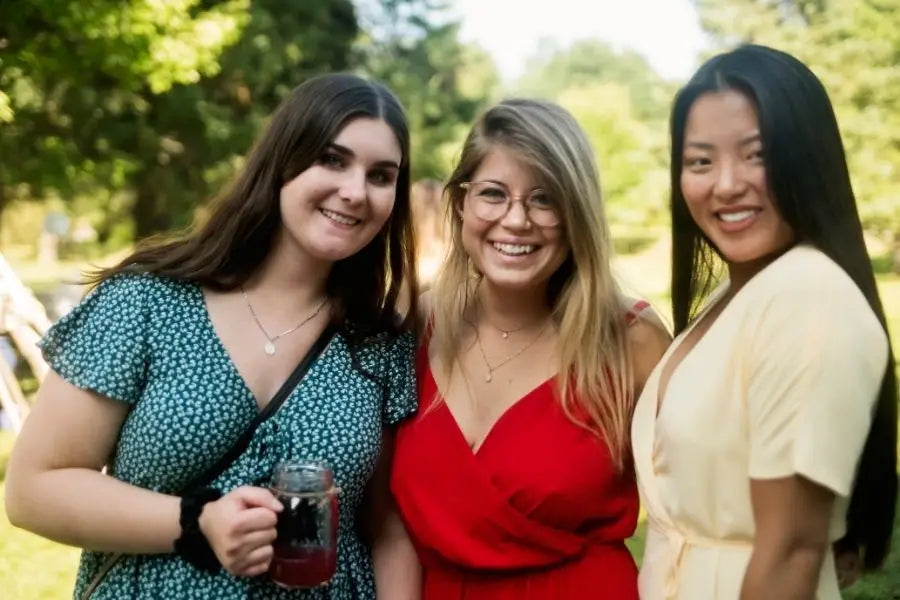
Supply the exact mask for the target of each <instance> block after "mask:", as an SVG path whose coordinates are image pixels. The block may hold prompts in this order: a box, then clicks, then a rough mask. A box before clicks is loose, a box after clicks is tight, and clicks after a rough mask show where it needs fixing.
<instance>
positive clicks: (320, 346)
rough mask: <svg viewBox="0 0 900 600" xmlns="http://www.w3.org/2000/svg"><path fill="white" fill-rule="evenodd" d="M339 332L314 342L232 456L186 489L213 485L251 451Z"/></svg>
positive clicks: (333, 329)
mask: <svg viewBox="0 0 900 600" xmlns="http://www.w3.org/2000/svg"><path fill="white" fill-rule="evenodd" d="M336 331H337V328H336V327H335V326H334V325H328V326H327V327H326V328H325V331H323V332H322V334H321V335H320V336H319V338H318V339H317V340H316V341H315V342H313V345H312V347H311V348H310V349H309V352H307V353H306V355H305V356H304V357H303V359H302V360H301V361H300V364H298V365H297V366H296V368H294V370H293V371H292V372H291V374H290V375H289V376H288V378H287V379H286V380H285V382H284V383H283V384H282V385H281V387H280V388H279V389H278V391H277V392H276V393H275V395H274V396H273V397H272V399H271V400H270V401H269V403H268V404H267V405H266V407H265V408H264V409H263V410H261V411H260V412H259V414H258V415H256V417H254V419H253V421H252V422H251V423H250V425H248V426H247V429H245V430H244V432H243V433H242V434H241V437H239V438H238V439H237V440H236V441H235V442H234V444H233V445H232V446H231V448H229V449H228V452H226V453H225V454H223V455H222V456H220V457H219V460H217V461H216V462H215V464H214V465H212V466H211V467H210V468H208V469H207V470H206V471H204V472H203V473H202V474H200V475H199V476H197V477H195V478H194V480H193V481H192V482H191V483H189V484H188V485H186V486H185V488H184V490H185V491H187V490H193V489H196V488H201V487H205V486H207V485H209V484H210V483H212V482H213V481H214V480H215V479H216V477H218V476H219V475H221V474H222V473H223V472H224V471H225V469H227V468H228V467H229V466H231V463H233V462H234V461H235V460H237V458H238V457H239V456H240V455H241V454H243V452H244V450H246V449H247V446H249V445H250V441H251V440H252V439H253V436H254V435H255V434H256V430H257V429H259V426H260V425H262V424H263V423H264V422H265V421H266V419H268V418H269V417H271V416H272V415H274V414H275V413H277V412H278V409H279V408H281V405H282V404H284V401H285V400H287V399H288V398H289V397H290V395H291V392H293V391H294V388H296V387H297V386H298V385H299V384H300V382H301V381H302V380H303V378H304V377H305V376H306V372H307V371H309V368H310V367H311V366H312V365H313V363H315V362H316V360H317V359H318V358H319V356H321V354H322V352H323V351H324V350H325V348H326V347H327V346H328V343H329V342H331V338H333V337H334V334H335V332H336Z"/></svg>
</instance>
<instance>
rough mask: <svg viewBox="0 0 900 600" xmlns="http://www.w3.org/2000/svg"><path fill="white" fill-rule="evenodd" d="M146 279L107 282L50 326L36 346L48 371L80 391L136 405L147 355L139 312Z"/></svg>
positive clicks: (122, 277) (116, 278) (143, 322)
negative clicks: (50, 370) (92, 392)
mask: <svg viewBox="0 0 900 600" xmlns="http://www.w3.org/2000/svg"><path fill="white" fill-rule="evenodd" d="M150 277H151V276H149V275H138V274H126V275H117V276H114V277H111V278H109V279H107V280H105V281H104V282H102V283H101V284H100V285H99V286H97V287H96V288H94V289H93V290H92V291H91V292H90V293H89V294H88V295H87V296H86V297H85V298H84V300H82V302H81V303H80V304H79V305H78V306H76V307H75V308H74V309H72V311H71V312H69V313H68V314H67V315H65V316H64V317H63V318H61V319H60V320H59V321H58V322H57V323H56V324H55V325H53V327H51V328H50V330H49V331H48V332H47V334H46V335H45V336H44V338H43V339H42V340H41V341H40V342H38V346H39V347H40V348H41V351H42V352H43V355H44V359H45V360H46V361H47V363H48V364H49V365H50V368H52V369H53V370H54V371H55V372H56V373H57V374H59V376H60V377H62V378H63V379H65V380H66V381H68V382H69V383H71V384H73V385H75V386H77V387H79V388H82V389H86V390H91V391H94V392H97V393H99V394H102V395H104V396H108V397H110V398H112V399H114V400H119V401H121V402H126V403H128V404H133V403H135V402H137V400H138V398H139V397H140V395H141V392H142V390H143V387H144V381H145V377H146V372H147V363H148V355H149V353H148V350H147V347H148V346H147V337H148V335H147V334H148V332H147V327H148V321H147V319H146V317H145V312H144V307H145V303H146V302H147V288H148V280H149V278H150Z"/></svg>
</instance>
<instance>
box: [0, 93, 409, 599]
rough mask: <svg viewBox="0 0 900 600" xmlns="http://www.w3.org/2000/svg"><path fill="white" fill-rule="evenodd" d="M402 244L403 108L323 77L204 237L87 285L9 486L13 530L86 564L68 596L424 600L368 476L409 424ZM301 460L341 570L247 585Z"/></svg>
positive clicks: (140, 256) (285, 111) (63, 334)
mask: <svg viewBox="0 0 900 600" xmlns="http://www.w3.org/2000/svg"><path fill="white" fill-rule="evenodd" d="M412 239H413V238H412V226H411V220H410V207H409V136H408V129H407V123H406V119H405V116H404V114H403V109H402V107H401V105H400V103H399V102H398V101H397V99H396V98H395V97H394V95H393V94H391V92H389V91H388V90H387V89H386V88H384V87H383V86H381V85H379V84H376V83H372V82H368V81H365V80H363V79H360V78H358V77H355V76H350V75H326V76H321V77H317V78H314V79H311V80H309V81H307V82H305V83H304V84H302V85H300V86H299V87H298V88H297V89H296V90H294V92H293V93H292V94H291V95H290V97H289V98H287V100H285V102H284V103H283V104H282V105H281V106H280V107H279V109H278V110H277V111H276V112H275V114H274V115H273V117H272V119H271V122H270V124H269V126H268V128H267V130H266V132H265V133H264V134H263V136H262V137H261V139H260V140H259V142H258V144H257V146H256V147H255V148H254V150H253V151H252V152H251V153H250V155H249V157H248V158H247V162H246V165H245V166H244V168H243V170H242V171H241V173H240V174H239V176H238V177H237V180H236V181H235V183H234V185H233V186H232V187H231V189H230V190H229V191H227V192H226V193H225V194H224V195H223V196H222V197H221V198H220V199H219V201H218V202H217V203H216V204H215V205H214V207H213V209H212V211H211V214H210V216H209V218H208V220H206V222H205V224H203V225H202V226H200V227H198V228H196V229H195V230H194V231H192V232H189V233H188V234H186V235H184V236H181V237H177V238H175V239H169V240H157V241H153V242H151V243H150V244H149V245H147V246H145V247H144V248H142V249H139V250H137V251H136V252H135V253H134V254H132V255H131V256H129V257H128V258H126V259H125V260H124V261H122V262H121V263H120V264H119V265H117V266H115V267H113V268H111V269H108V270H105V271H101V272H99V273H97V274H96V275H95V276H94V277H93V279H92V281H93V282H94V283H96V284H98V285H97V286H96V288H95V289H94V290H93V291H92V292H91V293H90V295H88V296H87V298H85V300H84V301H83V302H82V303H81V304H80V305H79V306H78V307H77V308H75V309H74V310H73V311H72V312H71V313H70V314H69V315H67V316H66V317H64V318H63V319H62V320H60V322H59V323H57V324H56V325H55V326H54V327H53V328H52V329H51V330H50V332H49V333H48V334H47V337H46V338H45V339H44V340H43V341H42V342H41V346H42V349H43V351H44V354H45V356H46V358H47V361H48V362H49V364H50V366H51V368H52V370H51V372H50V373H49V374H48V376H47V378H46V380H45V381H44V383H43V385H42V387H41V389H40V391H39V394H38V401H37V403H36V405H35V407H34V410H33V411H32V413H31V415H30V417H29V419H28V422H27V424H26V425H25V427H24V429H23V431H22V434H21V437H20V438H19V440H18V443H17V445H16V448H15V451H14V453H13V456H12V459H11V462H10V468H9V476H8V479H7V488H6V504H7V511H8V514H9V518H10V520H11V521H12V522H13V523H14V524H16V525H17V526H20V527H23V528H26V529H29V530H31V531H34V532H36V533H38V534H40V535H43V536H46V537H48V538H51V539H54V540H57V541H60V542H63V543H68V544H73V545H77V546H81V547H83V548H85V553H84V555H83V558H82V561H81V567H80V569H79V574H78V580H77V584H76V597H84V596H85V595H90V597H91V598H92V599H95V600H99V599H119V598H188V597H190V598H248V597H252V598H262V599H270V598H335V599H338V598H340V599H349V598H373V597H375V595H376V587H377V591H378V596H379V597H388V598H392V599H395V598H404V597H407V595H410V594H412V595H415V594H416V593H417V590H416V589H415V587H414V585H408V582H407V581H406V580H405V579H404V571H403V569H404V565H405V564H406V563H405V562H404V560H403V558H402V557H404V556H406V557H410V556H412V557H413V558H412V559H413V560H414V555H412V554H411V550H408V548H409V547H408V542H407V539H406V536H405V533H404V531H403V528H402V526H400V525H399V521H398V520H397V519H396V518H394V517H393V511H392V508H391V504H390V501H389V494H388V492H387V479H386V475H387V473H386V470H385V469H384V468H383V466H382V465H384V464H386V463H385V461H387V460H389V456H390V452H389V450H390V448H391V435H390V431H391V429H392V426H393V425H394V424H395V423H397V422H398V421H399V420H401V419H403V418H404V417H406V416H408V415H409V414H410V413H411V412H412V411H413V410H414V409H415V390H414V377H413V367H412V350H413V335H412V332H411V331H410V330H411V327H410V322H411V321H410V319H409V318H407V319H406V320H403V319H400V318H398V306H399V305H401V303H402V304H403V305H405V306H408V307H409V310H408V313H407V314H408V315H415V309H416V306H415V301H416V295H417V294H416V292H417V285H416V279H415V274H414V263H413V256H414V253H413V250H414V249H413V242H412ZM401 289H404V290H408V293H409V297H408V298H402V297H401V295H402V294H401ZM301 359H304V360H302V361H301ZM298 362H301V365H303V363H305V365H304V366H305V367H306V370H305V374H303V373H304V372H303V371H302V369H301V367H300V366H298ZM261 416H262V417H267V418H265V419H264V420H263V419H260V417H261ZM254 425H256V428H255V429H253V426H254ZM248 432H251V433H250V434H249V440H248V441H247V443H246V444H245V447H243V448H240V449H239V451H237V452H232V453H231V454H233V455H231V456H229V448H232V447H233V444H234V443H235V441H236V440H238V439H241V438H242V434H244V436H243V437H246V436H247V434H248ZM223 456H225V457H226V459H225V463H226V464H225V466H224V467H223V468H221V469H219V471H218V472H217V473H215V474H214V475H212V476H211V477H212V479H211V480H210V481H204V482H203V484H204V485H203V486H198V485H196V480H197V479H198V477H199V478H200V479H203V477H201V474H206V473H209V471H210V469H211V468H212V467H213V465H219V464H221V462H222V461H223V458H222V457H223ZM298 459H302V460H317V461H324V462H327V463H328V464H329V465H330V467H331V468H332V469H333V472H334V484H335V486H337V487H338V488H339V489H340V490H341V491H340V496H339V510H338V516H337V527H338V532H339V536H338V543H337V567H336V572H335V574H334V576H333V578H331V580H330V582H329V583H328V584H326V585H324V586H321V587H319V588H318V589H315V590H310V591H287V590H284V589H281V588H279V587H277V586H276V585H275V584H274V583H273V582H272V581H270V580H269V579H267V578H265V577H255V576H257V575H261V574H263V573H265V572H266V571H267V570H268V569H269V566H270V563H271V561H272V556H273V546H272V542H273V540H274V539H275V537H276V522H277V518H278V514H279V512H281V511H282V510H283V509H282V504H281V503H279V502H278V501H277V500H276V499H275V497H274V496H273V494H272V492H270V491H269V489H267V488H266V487H265V486H266V485H267V484H268V483H269V481H270V478H271V475H272V472H273V469H274V468H275V466H276V465H277V464H278V463H281V462H283V461H290V460H298ZM104 466H106V468H107V474H106V475H104V474H103V473H101V469H103V467H104ZM360 509H365V510H360ZM360 515H362V517H361V516H360ZM360 521H362V522H360ZM360 529H363V530H368V531H369V532H370V533H371V534H372V535H371V539H370V540H368V542H370V544H368V543H364V542H363V540H362V539H361V538H360V536H359V535H358V533H357V531H358V530H360ZM373 564H374V567H373ZM412 583H413V584H414V583H415V582H412ZM376 584H377V585H376Z"/></svg>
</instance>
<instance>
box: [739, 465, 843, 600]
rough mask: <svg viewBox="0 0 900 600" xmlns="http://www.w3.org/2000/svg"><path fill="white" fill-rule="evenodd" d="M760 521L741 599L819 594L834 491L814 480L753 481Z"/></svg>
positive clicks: (776, 599) (755, 511) (793, 599)
mask: <svg viewBox="0 0 900 600" xmlns="http://www.w3.org/2000/svg"><path fill="white" fill-rule="evenodd" d="M750 500H751V502H752V503H753V518H754V520H755V522H756V537H755V539H754V541H753V554H752V555H751V556H750V563H749V564H748V565H747V571H746V573H745V574H744V583H743V586H742V587H741V600H763V599H765V600H782V599H784V600H787V599H790V600H805V599H810V600H812V599H814V598H815V597H816V588H817V587H818V583H819V573H820V571H821V568H822V560H823V558H824V556H825V553H826V550H827V549H828V546H829V542H828V522H829V517H830V515H831V508H832V506H833V504H834V494H833V493H832V492H831V491H830V490H828V489H827V488H824V487H822V486H820V485H818V484H816V483H813V482H812V481H810V480H809V479H806V478H804V477H802V476H799V475H795V476H793V477H786V478H782V479H770V480H759V479H751V480H750Z"/></svg>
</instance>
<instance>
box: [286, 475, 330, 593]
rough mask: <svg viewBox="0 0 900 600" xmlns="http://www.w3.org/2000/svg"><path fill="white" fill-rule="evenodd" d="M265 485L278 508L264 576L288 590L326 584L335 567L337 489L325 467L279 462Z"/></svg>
mask: <svg viewBox="0 0 900 600" xmlns="http://www.w3.org/2000/svg"><path fill="white" fill-rule="evenodd" d="M271 490H272V493H273V494H275V497H276V498H277V499H278V500H279V501H280V502H281V504H282V506H283V507H284V510H282V511H281V513H280V514H279V515H278V526H277V529H278V537H277V538H276V540H275V542H274V543H273V546H274V549H275V556H274V557H273V558H272V564H271V565H270V567H269V577H270V578H271V579H272V581H274V582H275V583H276V584H278V585H280V586H282V587H285V588H290V589H298V588H300V589H302V588H313V587H318V586H320V585H324V584H326V583H328V582H329V581H330V580H331V578H332V577H333V576H334V571H335V568H336V566H337V528H338V502H337V495H338V489H337V488H335V486H334V473H333V472H332V470H331V468H330V467H329V466H328V465H326V464H325V463H323V462H320V461H292V462H284V463H281V464H279V465H278V466H277V467H276V468H275V472H274V473H273V475H272V484H271Z"/></svg>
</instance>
